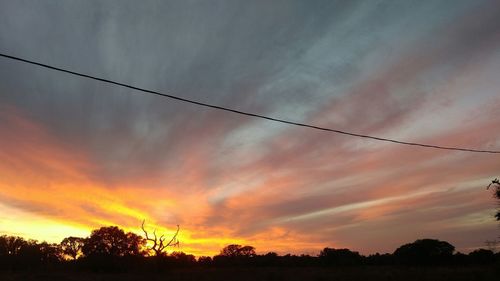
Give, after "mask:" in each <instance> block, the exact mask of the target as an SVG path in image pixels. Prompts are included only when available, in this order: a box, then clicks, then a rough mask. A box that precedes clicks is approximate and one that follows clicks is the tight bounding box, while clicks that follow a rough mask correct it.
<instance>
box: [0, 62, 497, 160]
mask: <svg viewBox="0 0 500 281" xmlns="http://www.w3.org/2000/svg"><path fill="white" fill-rule="evenodd" d="M0 56H1V57H4V58H8V59H12V60H16V61H21V62H24V63H28V64H33V65H38V66H41V67H44V68H48V69H52V70H56V71H60V72H65V73H69V74H72V75H76V76H80V77H85V78H88V79H93V80H97V81H101V82H105V83H109V84H114V85H118V86H121V87H125V88H129V89H132V90H136V91H140V92H144V93H149V94H153V95H158V96H162V97H166V98H170V99H174V100H179V101H183V102H187V103H192V104H196V105H200V106H205V107H209V108H214V109H219V110H224V111H228V112H232V113H237V114H241V115H246V116H251V117H257V118H262V119H266V120H270V121H275V122H280V123H285V124H290V125H295V126H300V127H306V128H310V129H316V130H321V131H327V132H332V133H337V134H342V135H348V136H353V137H360V138H366V139H372V140H377V141H384V142H391V143H397V144H402V145H412V146H420V147H425V148H435V149H444V150H455V151H466V152H477V153H500V151H498V150H480V149H472V148H463V147H452V146H440V145H432V144H424V143H416V142H406V141H400V140H395V139H389V138H382V137H375V136H370V135H363V134H357V133H351V132H347V131H341V130H336V129H330V128H325V127H319V126H315V125H310V124H305V123H298V122H293V121H288V120H283V119H279V118H274V117H269V116H265V115H260V114H255V113H250V112H245V111H240V110H236V109H231V108H227V107H223V106H218V105H214V104H209V103H204V102H200V101H195V100H191V99H186V98H181V97H178V96H174V95H169V94H164V93H160V92H156V91H151V90H147V89H144V88H139V87H135V86H132V85H128V84H124V83H120V82H116V81H112V80H108V79H104V78H99V77H95V76H91V75H87V74H83V73H79V72H75V71H71V70H67V69H63V68H59V67H55V66H50V65H47V64H43V63H39V62H35V61H31V60H27V59H23V58H20V57H15V56H10V55H6V54H3V53H0Z"/></svg>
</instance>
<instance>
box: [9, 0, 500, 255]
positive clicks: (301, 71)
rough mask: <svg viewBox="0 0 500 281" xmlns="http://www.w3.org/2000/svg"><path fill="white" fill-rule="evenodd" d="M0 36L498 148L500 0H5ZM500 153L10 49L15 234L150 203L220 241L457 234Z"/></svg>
mask: <svg viewBox="0 0 500 281" xmlns="http://www.w3.org/2000/svg"><path fill="white" fill-rule="evenodd" d="M0 52H1V53H4V54H8V55H13V56H19V57H23V58H25V59H30V60H35V61H38V62H41V63H45V64H50V65H53V66H57V67H61V68H66V69H70V70H73V71H78V72H82V73H86V74H90V75H95V76H98V77H102V78H105V79H110V80H115V81H118V82H122V83H128V84H132V85H134V86H137V87H143V88H147V89H150V90H154V91H159V92H162V93H167V94H172V95H176V96H179V97H183V98H186V99H193V100H196V101H200V102H206V103H211V104H215V105H219V106H225V107H229V108H233V109H237V110H242V111H248V112H253V113H257V114H263V115H267V116H272V117H275V118H282V119H286V120H290V121H295V122H303V123H308V124H313V125H316V126H323V127H328V128H332V129H337V130H345V131H349V132H354V133H360V134H368V135H373V136H378V137H386V138H394V139H398V140H402V141H410V142H421V143H427V144H433V145H442V146H459V147H467V148H475V149H488V150H500V130H498V128H500V118H499V113H498V108H499V106H500V92H499V89H500V79H498V78H499V76H498V73H500V2H499V1H495V0H494V1H480V0H479V1H377V0H373V1H292V0H289V1H288V0H287V1H277V0H273V1H260V0H256V1H243V0H238V1H233V0H231V1H229V0H227V1H222V0H218V1H180V0H179V1H141V2H140V3H138V2H137V1H18V0H16V1H14V0H12V1H7V0H1V1H0ZM499 173H500V158H499V156H498V155H496V154H481V153H470V152H458V151H447V150H436V149H426V148H420V147H412V146H404V145H398V144H391V143H383V142H377V141H374V140H367V139H360V138H355V137H350V136H345V135H339V134H334V133H328V132H322V131H318V130H312V129H307V128H301V127H296V126H291V125H286V124H280V123H276V122H270V121H266V120H262V119H256V118H252V117H248V116H241V115H237V114H233V113H229V112H223V111H218V110H214V109H210V108H205V107H200V106H196V105H193V104H187V103H182V102H179V101H175V100H170V99H166V98H162V97H158V96H153V95H148V94H144V93H141V92H138V91H133V90H130V89H125V88H120V87H117V86H113V85H109V84H105V83H102V82H98V81H92V80H88V79H85V78H81V77H75V76H72V75H69V74H64V73H60V72H55V71H52V70H47V69H43V68H40V67H37V66H33V65H28V64H23V63H20V62H16V61H12V60H8V59H5V58H0V234H6V235H20V236H23V237H26V238H35V239H38V240H47V241H49V242H59V241H61V240H62V239H63V238H64V237H68V236H82V237H85V236H88V235H89V234H90V231H91V230H92V229H96V228H99V227H101V226H108V225H118V226H120V227H121V228H123V229H125V230H127V231H133V232H136V233H138V234H141V229H140V225H141V221H142V220H143V219H145V220H146V227H147V229H149V230H150V231H152V230H153V229H154V228H157V229H158V232H161V233H166V234H167V235H169V234H171V233H173V232H174V231H175V228H176V225H177V224H178V225H180V234H179V240H180V242H181V246H180V248H179V249H173V250H181V251H184V252H187V253H192V254H195V255H198V256H199V255H214V254H217V253H218V252H219V250H220V249H221V248H222V247H224V246H225V245H227V244H233V243H236V244H243V245H252V246H254V247H256V250H257V252H258V253H266V252H268V251H276V252H278V253H280V254H284V253H295V254H300V253H305V254H317V253H318V252H319V251H320V250H321V249H322V248H324V247H334V248H349V249H351V250H355V251H359V252H361V253H363V254H371V253H375V252H380V253H385V252H393V251H394V250H395V249H396V248H397V247H398V246H400V245H402V244H405V243H408V242H412V241H414V240H416V239H421V238H435V239H440V240H445V241H448V242H450V243H452V244H453V245H455V246H456V248H457V250H459V251H462V252H469V251H471V250H472V249H475V248H478V247H485V241H486V240H493V239H495V238H496V237H498V235H499V232H500V230H499V228H498V223H497V222H496V221H495V220H494V218H493V215H494V213H495V208H496V207H497V205H496V202H495V200H494V199H493V198H492V196H491V193H489V192H488V191H486V190H485V187H486V185H487V184H488V183H489V182H491V180H492V179H493V178H495V177H498V176H500V174H499Z"/></svg>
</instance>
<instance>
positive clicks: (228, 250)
mask: <svg viewBox="0 0 500 281" xmlns="http://www.w3.org/2000/svg"><path fill="white" fill-rule="evenodd" d="M220 255H221V256H225V257H253V256H255V248H254V247H252V246H241V245H237V244H231V245H227V246H226V247H224V248H223V249H222V250H221V251H220Z"/></svg>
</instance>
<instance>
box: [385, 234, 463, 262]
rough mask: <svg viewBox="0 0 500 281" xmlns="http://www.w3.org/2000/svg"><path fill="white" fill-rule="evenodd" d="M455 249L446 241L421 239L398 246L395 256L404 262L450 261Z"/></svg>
mask: <svg viewBox="0 0 500 281" xmlns="http://www.w3.org/2000/svg"><path fill="white" fill-rule="evenodd" d="M454 251H455V247H454V246H453V245H451V244H450V243H448V242H446V241H440V240H436V239H421V240H416V241H415V242H413V243H409V244H405V245H403V246H401V247H399V248H397V249H396V251H395V252H394V256H395V258H396V259H397V260H399V261H400V262H401V263H403V264H420V265H426V264H439V263H446V262H448V261H449V260H450V259H451V257H452V255H453V252H454Z"/></svg>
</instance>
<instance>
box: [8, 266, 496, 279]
mask: <svg viewBox="0 0 500 281" xmlns="http://www.w3.org/2000/svg"><path fill="white" fill-rule="evenodd" d="M499 276H500V268H499V267H486V266H485V267H462V268H460V267H454V268H405V267H380V266H379V267H350V268H317V267H316V268H198V269H176V270H172V271H170V272H163V273H149V274H142V273H127V274H125V273H93V272H72V273H69V272H51V273H47V272H30V273H21V272H0V280H2V281H13V280H16V281H17V280H23V281H31V280H41V281H45V280H47V281H48V280H51V281H52V280H63V281H64V280H67V281H87V280H89V281H104V280H111V281H115V280H116V281H118V280H120V281H128V280H151V281H155V280H172V281H195V280H201V281H204V280H242V281H246V280H248V281H250V280H251V281H256V280H269V281H272V280H292V281H293V280H315V281H316V280H317V281H320V280H339V281H342V280H345V281H350V280H356V281H357V280H359V281H367V280H405V281H413V280H414V281H424V280H440V281H441V280H453V281H461V280H499Z"/></svg>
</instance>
